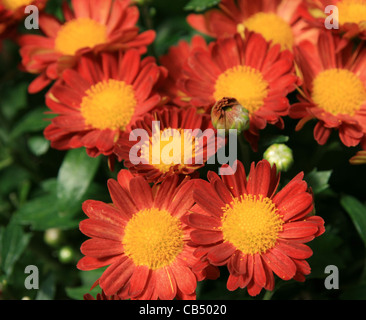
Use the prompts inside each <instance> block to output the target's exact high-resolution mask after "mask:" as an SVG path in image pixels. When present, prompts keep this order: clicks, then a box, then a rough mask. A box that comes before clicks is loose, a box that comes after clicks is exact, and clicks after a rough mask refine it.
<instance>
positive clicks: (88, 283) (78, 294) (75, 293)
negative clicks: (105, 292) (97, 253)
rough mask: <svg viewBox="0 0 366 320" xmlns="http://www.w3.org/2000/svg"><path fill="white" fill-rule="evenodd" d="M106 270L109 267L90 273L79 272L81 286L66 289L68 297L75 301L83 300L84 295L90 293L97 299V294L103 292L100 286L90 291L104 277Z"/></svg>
mask: <svg viewBox="0 0 366 320" xmlns="http://www.w3.org/2000/svg"><path fill="white" fill-rule="evenodd" d="M106 268H107V267H103V268H100V269H96V270H90V271H79V274H80V279H81V286H79V287H73V288H66V294H67V296H68V297H69V298H71V299H74V300H83V299H84V294H86V293H90V294H91V295H92V296H93V297H94V298H95V297H96V295H97V293H101V292H102V291H101V288H100V287H99V286H96V287H95V288H93V290H90V288H91V287H92V286H93V284H94V283H95V281H96V280H97V279H99V278H100V277H101V276H102V274H103V272H104V271H105V269H106Z"/></svg>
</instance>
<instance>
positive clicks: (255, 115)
mask: <svg viewBox="0 0 366 320" xmlns="http://www.w3.org/2000/svg"><path fill="white" fill-rule="evenodd" d="M297 80H298V78H297V76H296V75H295V72H294V64H293V56H292V53H291V52H290V51H288V50H284V51H281V50H280V46H279V45H275V46H271V44H270V43H269V42H267V41H266V40H265V39H264V38H263V37H262V36H261V35H260V34H257V33H248V34H247V36H246V37H245V39H243V38H242V37H241V36H240V35H239V34H236V35H235V36H234V37H232V38H222V39H218V40H216V41H215V42H213V43H211V44H210V46H209V50H204V49H202V48H196V49H194V50H192V51H191V53H190V55H189V57H188V59H187V61H186V64H185V65H184V75H183V76H182V77H181V78H180V81H179V86H180V89H181V91H182V92H184V93H185V94H186V95H187V96H188V97H190V98H191V99H190V103H191V104H192V105H194V106H197V107H200V106H205V108H206V109H207V110H211V108H212V106H213V105H214V104H215V103H216V102H217V101H219V100H221V99H222V98H224V97H232V98H235V99H236V100H238V102H239V104H240V105H242V106H243V107H244V108H245V109H247V110H248V111H249V116H250V128H249V130H246V131H245V133H244V135H245V136H246V138H247V140H248V141H249V142H250V143H251V145H252V147H253V149H256V148H257V142H258V139H259V131H260V130H262V129H264V128H265V127H266V125H267V123H270V124H273V125H276V126H278V127H280V128H283V120H282V116H286V115H287V114H288V108H289V101H288V99H287V95H288V93H290V92H292V91H293V90H294V89H295V86H296V84H297Z"/></svg>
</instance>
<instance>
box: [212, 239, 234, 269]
mask: <svg viewBox="0 0 366 320" xmlns="http://www.w3.org/2000/svg"><path fill="white" fill-rule="evenodd" d="M235 250H236V248H235V247H234V246H233V245H232V244H231V243H229V242H223V243H220V244H218V245H217V246H214V247H213V248H212V249H211V250H210V251H209V252H208V254H207V259H208V260H209V261H210V262H211V263H212V264H213V265H223V264H225V263H226V261H227V259H229V258H230V257H231V256H232V255H233V253H234V252H235Z"/></svg>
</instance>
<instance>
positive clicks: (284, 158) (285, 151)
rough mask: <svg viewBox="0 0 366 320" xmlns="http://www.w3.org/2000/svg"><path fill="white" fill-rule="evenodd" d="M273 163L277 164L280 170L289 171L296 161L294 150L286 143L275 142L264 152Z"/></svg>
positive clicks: (264, 155) (264, 156)
mask: <svg viewBox="0 0 366 320" xmlns="http://www.w3.org/2000/svg"><path fill="white" fill-rule="evenodd" d="M263 158H264V159H266V160H267V161H268V162H269V163H270V164H271V165H273V164H275V165H276V168H277V170H278V171H287V170H288V169H290V167H291V166H292V164H293V162H294V158H293V155H292V150H291V149H290V148H289V147H288V146H286V145H285V144H277V143H276V144H273V145H271V146H270V147H269V148H268V149H267V150H266V151H265V152H264V154H263Z"/></svg>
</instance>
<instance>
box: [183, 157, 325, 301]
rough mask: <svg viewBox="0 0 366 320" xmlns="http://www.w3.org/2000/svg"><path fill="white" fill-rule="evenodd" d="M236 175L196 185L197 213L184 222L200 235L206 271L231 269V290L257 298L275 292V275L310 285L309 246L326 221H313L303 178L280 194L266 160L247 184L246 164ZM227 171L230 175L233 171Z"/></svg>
mask: <svg viewBox="0 0 366 320" xmlns="http://www.w3.org/2000/svg"><path fill="white" fill-rule="evenodd" d="M236 166H237V168H236V169H237V170H236V172H235V173H233V174H232V175H223V176H221V179H220V177H219V176H218V175H217V174H215V173H214V172H209V173H208V180H209V182H207V181H204V180H199V181H200V182H196V184H195V187H194V191H193V193H194V194H193V196H194V199H195V201H196V205H195V206H196V207H197V209H196V208H193V209H192V210H191V211H192V213H189V214H187V215H186V216H185V217H184V220H185V222H186V223H187V224H188V225H189V226H191V227H192V228H193V229H196V230H194V231H192V232H191V238H192V241H193V243H195V244H196V245H197V246H198V249H197V251H196V252H195V255H196V256H197V257H200V259H201V263H200V265H202V266H206V264H205V263H204V262H206V263H209V264H212V265H215V266H224V265H226V266H227V268H228V271H229V272H230V275H229V278H228V281H227V288H228V289H229V290H236V289H237V288H239V287H240V288H244V287H247V290H248V293H249V294H250V295H252V296H255V295H257V294H259V293H260V292H261V290H262V288H264V289H266V290H270V291H272V290H273V289H274V282H275V280H274V274H276V275H277V276H278V277H279V278H281V279H283V280H290V279H295V280H297V281H304V280H305V275H308V274H310V266H309V264H308V263H307V261H306V259H307V258H309V257H310V256H311V255H312V250H311V249H310V248H309V247H308V246H307V245H305V243H306V242H309V241H311V240H312V239H314V238H315V237H317V236H319V235H321V234H322V233H323V232H324V231H325V229H324V221H323V219H322V218H320V217H319V216H314V215H312V211H313V196H312V194H311V193H309V190H308V186H307V183H306V182H305V181H303V173H300V174H298V175H297V176H296V177H295V178H294V179H293V180H291V181H290V182H289V183H288V184H287V185H286V186H285V187H284V188H283V189H282V190H280V191H279V192H277V188H278V184H279V175H278V174H277V170H276V167H275V166H273V167H272V168H271V166H270V164H269V162H268V161H266V160H262V161H260V162H259V163H258V164H257V165H256V166H255V165H254V163H253V164H252V166H251V169H250V173H249V176H248V178H247V176H246V173H245V169H244V166H243V165H242V163H240V162H237V163H236ZM225 167H226V169H230V167H228V166H227V165H226V166H225Z"/></svg>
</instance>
